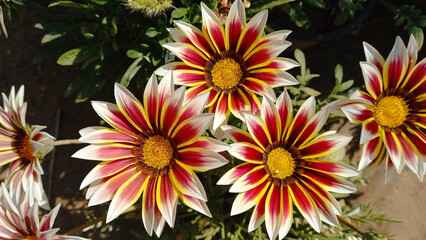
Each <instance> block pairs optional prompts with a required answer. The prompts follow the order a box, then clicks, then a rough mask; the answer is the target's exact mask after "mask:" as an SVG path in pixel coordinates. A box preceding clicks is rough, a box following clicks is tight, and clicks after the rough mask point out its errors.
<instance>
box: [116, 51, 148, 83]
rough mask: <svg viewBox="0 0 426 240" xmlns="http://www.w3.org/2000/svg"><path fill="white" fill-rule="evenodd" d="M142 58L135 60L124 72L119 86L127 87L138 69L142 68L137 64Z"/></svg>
mask: <svg viewBox="0 0 426 240" xmlns="http://www.w3.org/2000/svg"><path fill="white" fill-rule="evenodd" d="M142 60H143V58H139V59H136V60H135V61H134V62H133V63H132V64H131V65H130V66H129V68H127V70H126V72H125V73H124V75H123V77H122V78H121V80H120V84H121V85H123V86H125V87H127V86H128V85H129V83H130V81H131V80H132V78H133V77H134V76H135V75H136V73H137V72H138V71H139V69H140V68H141V67H142V65H141V64H139V63H140V62H141V61H142Z"/></svg>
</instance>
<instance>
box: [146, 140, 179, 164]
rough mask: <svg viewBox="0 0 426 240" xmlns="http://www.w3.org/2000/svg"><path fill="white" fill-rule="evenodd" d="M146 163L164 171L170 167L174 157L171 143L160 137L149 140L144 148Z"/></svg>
mask: <svg viewBox="0 0 426 240" xmlns="http://www.w3.org/2000/svg"><path fill="white" fill-rule="evenodd" d="M142 150H143V159H144V163H145V164H146V165H148V166H150V167H153V168H157V169H162V168H163V167H165V166H167V165H169V163H170V160H171V159H172V157H173V147H172V145H171V144H170V141H169V140H167V139H165V138H164V137H162V136H160V135H155V136H152V137H150V138H148V139H147V140H146V141H145V143H144V144H143V146H142Z"/></svg>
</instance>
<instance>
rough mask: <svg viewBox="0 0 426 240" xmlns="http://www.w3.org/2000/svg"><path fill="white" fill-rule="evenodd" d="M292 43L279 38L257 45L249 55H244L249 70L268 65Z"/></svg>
mask: <svg viewBox="0 0 426 240" xmlns="http://www.w3.org/2000/svg"><path fill="white" fill-rule="evenodd" d="M290 45H291V43H290V42H288V41H282V40H278V41H272V42H267V43H265V44H263V45H261V46H259V47H256V48H255V49H253V50H252V51H251V52H250V53H249V54H248V55H246V56H244V60H245V62H246V64H247V70H248V71H250V70H253V69H257V68H261V67H264V66H266V65H268V64H269V63H271V62H272V61H273V60H274V59H275V58H276V57H278V55H280V54H281V53H282V52H283V51H284V50H285V49H286V48H288V47H289V46H290Z"/></svg>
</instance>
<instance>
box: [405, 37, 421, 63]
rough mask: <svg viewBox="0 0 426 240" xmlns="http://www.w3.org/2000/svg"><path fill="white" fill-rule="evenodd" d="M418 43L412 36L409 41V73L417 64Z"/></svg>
mask: <svg viewBox="0 0 426 240" xmlns="http://www.w3.org/2000/svg"><path fill="white" fill-rule="evenodd" d="M418 51H419V49H418V48H417V42H416V38H415V37H414V35H412V34H411V35H410V40H408V46H407V53H408V65H409V66H408V71H410V70H411V69H412V68H413V67H414V65H415V64H416V62H417V52H418Z"/></svg>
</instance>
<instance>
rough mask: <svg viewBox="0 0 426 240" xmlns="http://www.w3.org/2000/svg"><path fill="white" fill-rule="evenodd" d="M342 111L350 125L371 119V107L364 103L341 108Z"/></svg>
mask: <svg viewBox="0 0 426 240" xmlns="http://www.w3.org/2000/svg"><path fill="white" fill-rule="evenodd" d="M341 109H342V111H343V112H344V113H345V115H346V117H347V118H348V119H349V121H351V122H352V123H361V122H363V121H365V120H367V119H369V118H372V117H373V113H374V111H373V107H372V106H370V105H367V104H364V103H354V104H350V105H346V106H343V107H342V108H341Z"/></svg>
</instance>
